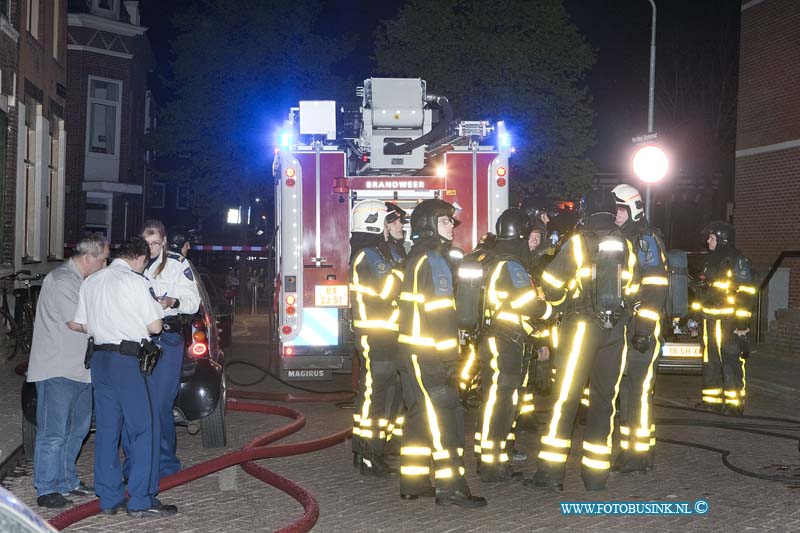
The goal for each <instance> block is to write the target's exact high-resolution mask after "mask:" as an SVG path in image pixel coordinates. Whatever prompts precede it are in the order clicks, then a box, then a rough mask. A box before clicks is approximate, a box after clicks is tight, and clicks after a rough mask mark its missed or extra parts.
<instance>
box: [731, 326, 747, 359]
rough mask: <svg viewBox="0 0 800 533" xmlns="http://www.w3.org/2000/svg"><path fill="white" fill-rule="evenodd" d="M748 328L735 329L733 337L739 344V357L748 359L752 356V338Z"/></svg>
mask: <svg viewBox="0 0 800 533" xmlns="http://www.w3.org/2000/svg"><path fill="white" fill-rule="evenodd" d="M748 331H749V330H748V329H736V330H734V331H733V337H734V338H735V339H736V343H737V344H738V345H739V357H741V358H742V359H748V358H749V357H750V338H749V336H748V335H747V333H748Z"/></svg>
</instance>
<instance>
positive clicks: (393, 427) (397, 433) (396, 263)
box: [384, 202, 408, 453]
mask: <svg viewBox="0 0 800 533" xmlns="http://www.w3.org/2000/svg"><path fill="white" fill-rule="evenodd" d="M386 209H387V214H386V219H385V220H384V237H385V238H386V243H387V244H388V246H389V250H390V252H391V261H392V269H394V270H396V271H398V272H402V270H403V267H404V266H405V261H406V256H407V253H406V249H405V246H404V243H405V230H404V229H403V226H405V224H406V222H408V213H406V212H405V210H404V209H402V208H401V207H400V206H399V205H397V204H396V203H394V202H386ZM400 386H401V385H400V376H399V375H396V376H395V379H394V380H393V382H392V384H391V385H390V387H389V389H388V391H387V407H388V408H389V411H388V413H387V414H386V418H387V419H388V420H389V425H388V426H387V427H386V443H387V444H388V443H389V442H390V441H391V440H392V438H393V437H398V438H399V437H402V436H403V422H404V416H403V415H404V412H405V408H404V406H403V395H402V394H401V393H400V390H401V389H400ZM396 443H397V441H395V444H396ZM395 450H396V448H392V449H391V450H385V452H386V453H389V451H395Z"/></svg>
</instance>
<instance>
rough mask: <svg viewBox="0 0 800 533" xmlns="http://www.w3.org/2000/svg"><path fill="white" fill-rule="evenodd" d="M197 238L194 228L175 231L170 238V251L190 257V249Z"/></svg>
mask: <svg viewBox="0 0 800 533" xmlns="http://www.w3.org/2000/svg"><path fill="white" fill-rule="evenodd" d="M195 238H196V237H195V234H194V230H189V231H188V232H183V231H176V232H173V233H172V236H171V237H170V238H169V251H170V252H172V253H175V254H180V255H182V256H183V257H189V250H191V249H192V243H193V242H194V239H195Z"/></svg>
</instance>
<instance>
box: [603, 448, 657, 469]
mask: <svg viewBox="0 0 800 533" xmlns="http://www.w3.org/2000/svg"><path fill="white" fill-rule="evenodd" d="M648 463H649V453H637V454H633V453H626V452H624V451H623V452H622V453H620V454H619V455H618V456H617V460H616V461H615V462H614V466H613V468H612V469H613V470H614V471H617V472H619V473H620V474H630V473H632V472H646V471H647V467H648Z"/></svg>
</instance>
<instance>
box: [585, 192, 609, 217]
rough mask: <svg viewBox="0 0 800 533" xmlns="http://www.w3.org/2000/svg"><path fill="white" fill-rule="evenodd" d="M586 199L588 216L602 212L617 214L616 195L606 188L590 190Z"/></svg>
mask: <svg viewBox="0 0 800 533" xmlns="http://www.w3.org/2000/svg"><path fill="white" fill-rule="evenodd" d="M585 200H586V201H585V209H586V216H587V217H590V216H592V215H600V214H604V215H611V216H612V217H616V216H617V202H616V200H614V195H613V194H611V193H610V192H608V191H606V190H605V189H595V190H593V191H591V192H589V193H588V194H587V195H586V198H585Z"/></svg>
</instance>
